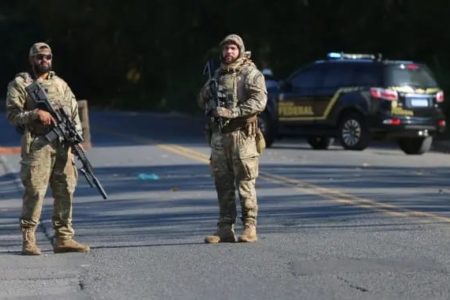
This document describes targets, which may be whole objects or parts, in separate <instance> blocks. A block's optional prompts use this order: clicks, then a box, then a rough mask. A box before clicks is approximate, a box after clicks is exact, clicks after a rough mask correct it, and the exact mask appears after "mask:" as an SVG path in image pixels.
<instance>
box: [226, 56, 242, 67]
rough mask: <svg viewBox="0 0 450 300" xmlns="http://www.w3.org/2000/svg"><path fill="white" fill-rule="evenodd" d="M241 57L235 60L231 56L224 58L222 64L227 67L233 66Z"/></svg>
mask: <svg viewBox="0 0 450 300" xmlns="http://www.w3.org/2000/svg"><path fill="white" fill-rule="evenodd" d="M238 58H239V57H236V58H233V57H231V56H227V55H226V56H222V62H223V63H224V64H226V65H231V64H232V63H234V62H235V61H237V60H238Z"/></svg>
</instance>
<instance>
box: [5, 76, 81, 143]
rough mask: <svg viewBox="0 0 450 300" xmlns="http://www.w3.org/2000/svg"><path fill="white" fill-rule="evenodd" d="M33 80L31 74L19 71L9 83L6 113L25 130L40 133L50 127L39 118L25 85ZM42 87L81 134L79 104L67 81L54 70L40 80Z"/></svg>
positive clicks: (45, 131)
mask: <svg viewBox="0 0 450 300" xmlns="http://www.w3.org/2000/svg"><path fill="white" fill-rule="evenodd" d="M32 82H33V79H32V78H31V76H30V75H29V74H28V73H26V72H24V73H19V74H17V75H16V77H15V78H14V79H13V80H12V81H11V82H10V83H9V84H8V89H7V95H6V115H7V118H8V120H9V122H10V123H11V124H12V125H14V126H16V127H21V128H23V129H24V130H25V132H32V133H34V134H37V135H40V134H45V133H47V132H48V131H49V129H50V128H48V127H45V126H44V125H43V124H41V122H40V121H39V120H38V117H37V113H36V112H35V111H33V110H34V109H35V108H36V105H35V103H34V102H33V100H32V99H31V98H30V97H29V96H28V95H27V92H26V90H25V87H27V86H28V85H30V84H31V83H32ZM40 83H41V84H42V87H43V88H44V89H45V90H46V91H47V95H48V98H49V100H50V102H51V103H54V104H55V105H57V106H59V107H63V109H64V110H65V111H66V112H67V113H68V114H69V116H71V117H72V120H73V121H74V122H75V125H76V127H77V131H78V132H79V133H80V134H81V133H82V129H81V122H80V118H79V115H78V104H77V101H76V99H75V96H74V94H73V93H72V91H71V89H70V87H69V86H68V85H67V83H66V82H65V81H64V80H63V79H61V78H60V77H58V76H57V75H56V74H55V73H54V72H50V74H49V76H48V78H47V79H45V80H42V81H40Z"/></svg>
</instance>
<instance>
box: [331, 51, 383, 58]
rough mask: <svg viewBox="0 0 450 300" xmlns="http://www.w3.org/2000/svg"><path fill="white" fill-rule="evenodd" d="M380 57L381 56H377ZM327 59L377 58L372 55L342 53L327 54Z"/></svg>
mask: <svg viewBox="0 0 450 300" xmlns="http://www.w3.org/2000/svg"><path fill="white" fill-rule="evenodd" d="M379 57H381V55H379ZM327 58H329V59H376V58H377V56H375V55H373V54H362V53H344V52H329V53H328V54H327Z"/></svg>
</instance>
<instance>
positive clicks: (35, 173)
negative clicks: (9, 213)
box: [20, 136, 78, 238]
mask: <svg viewBox="0 0 450 300" xmlns="http://www.w3.org/2000/svg"><path fill="white" fill-rule="evenodd" d="M25 147H27V149H22V161H21V170H20V176H21V179H22V183H23V185H24V188H25V191H24V194H23V205H22V216H21V218H20V226H21V227H22V228H34V227H36V226H37V225H38V224H39V220H40V217H41V212H42V205H43V202H44V197H45V194H46V192H47V188H48V185H49V184H50V187H51V189H52V195H53V198H54V202H53V216H52V223H53V228H54V230H55V236H56V237H61V238H72V237H73V235H74V230H73V228H72V200H73V193H74V191H75V187H76V183H77V178H78V173H77V169H76V167H75V166H74V164H73V154H72V153H71V152H70V151H69V149H68V148H67V147H65V146H62V145H60V144H59V143H58V142H54V143H52V144H49V143H48V142H47V141H46V140H45V137H43V136H38V137H35V138H34V139H32V140H31V142H30V143H29V144H28V145H25Z"/></svg>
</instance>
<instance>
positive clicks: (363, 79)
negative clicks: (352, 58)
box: [353, 63, 382, 87]
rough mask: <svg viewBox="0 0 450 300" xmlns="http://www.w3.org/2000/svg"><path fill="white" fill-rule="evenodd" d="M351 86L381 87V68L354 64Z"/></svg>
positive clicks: (371, 64)
mask: <svg viewBox="0 0 450 300" xmlns="http://www.w3.org/2000/svg"><path fill="white" fill-rule="evenodd" d="M353 68H354V70H353V85H356V86H366V87H371V86H380V85H382V67H381V66H380V65H378V64H374V63H364V64H355V65H354V66H353Z"/></svg>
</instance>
